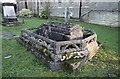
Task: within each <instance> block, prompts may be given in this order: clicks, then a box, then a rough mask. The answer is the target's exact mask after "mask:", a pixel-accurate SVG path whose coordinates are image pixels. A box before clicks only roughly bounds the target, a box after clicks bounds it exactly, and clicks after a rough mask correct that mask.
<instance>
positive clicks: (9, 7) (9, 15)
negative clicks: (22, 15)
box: [2, 3, 21, 26]
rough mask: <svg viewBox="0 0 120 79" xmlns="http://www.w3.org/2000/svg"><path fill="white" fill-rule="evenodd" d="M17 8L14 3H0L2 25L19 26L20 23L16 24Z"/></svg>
mask: <svg viewBox="0 0 120 79" xmlns="http://www.w3.org/2000/svg"><path fill="white" fill-rule="evenodd" d="M16 12H17V7H16V4H14V3H2V19H3V21H2V25H7V26H10V25H14V24H16V25H19V24H21V22H18V19H17V16H16Z"/></svg>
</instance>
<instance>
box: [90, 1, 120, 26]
mask: <svg viewBox="0 0 120 79" xmlns="http://www.w3.org/2000/svg"><path fill="white" fill-rule="evenodd" d="M90 10H91V12H90V13H89V23H94V24H100V25H106V26H113V27H118V26H119V25H118V23H119V20H118V17H119V16H118V14H120V12H119V11H118V2H93V3H91V5H90Z"/></svg>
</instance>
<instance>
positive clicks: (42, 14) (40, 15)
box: [39, 10, 50, 19]
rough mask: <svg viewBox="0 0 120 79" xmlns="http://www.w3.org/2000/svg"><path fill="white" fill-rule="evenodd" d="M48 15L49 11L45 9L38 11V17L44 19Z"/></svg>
mask: <svg viewBox="0 0 120 79" xmlns="http://www.w3.org/2000/svg"><path fill="white" fill-rule="evenodd" d="M49 15H50V13H49V12H48V11H45V10H43V11H41V12H39V17H41V18H44V19H48V17H49Z"/></svg>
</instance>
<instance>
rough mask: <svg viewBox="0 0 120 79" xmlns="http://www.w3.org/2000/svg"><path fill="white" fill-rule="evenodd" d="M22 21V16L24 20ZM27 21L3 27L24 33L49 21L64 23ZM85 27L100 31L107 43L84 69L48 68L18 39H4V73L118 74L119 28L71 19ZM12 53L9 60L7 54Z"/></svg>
mask: <svg viewBox="0 0 120 79" xmlns="http://www.w3.org/2000/svg"><path fill="white" fill-rule="evenodd" d="M20 20H22V19H20ZM24 20H25V24H24V25H21V26H15V27H3V26H2V32H10V33H13V34H20V31H21V30H22V29H24V28H32V27H38V26H39V25H40V24H42V23H44V22H48V21H54V22H64V21H63V20H43V19H38V18H30V19H24ZM71 22H72V23H75V24H79V25H81V26H83V27H85V28H90V29H93V30H95V31H96V33H97V35H98V40H99V42H101V43H102V44H103V46H102V47H101V48H100V50H99V51H98V53H97V54H96V55H95V56H94V57H93V59H91V60H90V61H89V62H88V63H87V64H86V65H84V67H83V68H82V70H81V71H80V70H76V71H74V72H72V73H69V72H68V71H66V70H64V69H63V70H59V71H56V72H53V71H51V70H50V69H48V68H47V67H46V66H45V65H44V64H42V63H41V61H40V60H39V59H37V58H36V57H35V56H34V55H32V54H31V52H30V51H27V50H26V48H25V47H23V46H22V45H20V44H19V43H18V42H16V40H15V39H2V76H3V77H118V76H120V74H119V73H118V71H119V66H120V64H119V63H118V60H119V59H120V58H119V53H120V51H119V50H118V32H119V31H120V29H119V28H112V27H105V26H99V25H92V24H88V23H84V22H78V21H71ZM8 55H11V56H12V57H11V58H9V59H5V58H4V57H6V56H8Z"/></svg>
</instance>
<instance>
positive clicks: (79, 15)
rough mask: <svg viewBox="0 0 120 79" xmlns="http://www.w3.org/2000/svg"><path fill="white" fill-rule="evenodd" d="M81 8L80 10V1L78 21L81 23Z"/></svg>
mask: <svg viewBox="0 0 120 79" xmlns="http://www.w3.org/2000/svg"><path fill="white" fill-rule="evenodd" d="M81 8H82V0H80V6H79V20H80V21H81Z"/></svg>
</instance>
